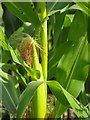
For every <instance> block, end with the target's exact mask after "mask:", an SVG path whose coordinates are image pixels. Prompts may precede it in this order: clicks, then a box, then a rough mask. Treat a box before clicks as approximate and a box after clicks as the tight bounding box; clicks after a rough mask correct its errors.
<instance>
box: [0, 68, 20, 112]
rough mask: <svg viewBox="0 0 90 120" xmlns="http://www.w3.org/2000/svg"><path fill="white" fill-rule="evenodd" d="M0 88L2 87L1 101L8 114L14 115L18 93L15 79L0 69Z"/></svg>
mask: <svg viewBox="0 0 90 120" xmlns="http://www.w3.org/2000/svg"><path fill="white" fill-rule="evenodd" d="M0 76H1V78H0V82H1V84H0V86H2V101H3V104H4V106H5V107H6V108H7V109H8V110H9V112H10V113H12V114H15V113H16V107H17V105H18V102H19V96H20V91H19V89H18V83H17V82H16V79H15V78H14V77H12V76H11V75H9V74H7V73H5V72H3V71H2V70H1V69H0Z"/></svg>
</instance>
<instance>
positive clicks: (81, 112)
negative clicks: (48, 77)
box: [47, 81, 88, 118]
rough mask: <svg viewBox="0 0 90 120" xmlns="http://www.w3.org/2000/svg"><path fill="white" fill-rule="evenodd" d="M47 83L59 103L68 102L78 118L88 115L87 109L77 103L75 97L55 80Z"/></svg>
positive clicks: (64, 103) (66, 103) (65, 103)
mask: <svg viewBox="0 0 90 120" xmlns="http://www.w3.org/2000/svg"><path fill="white" fill-rule="evenodd" d="M47 84H48V85H49V87H50V89H51V91H52V92H53V94H54V95H55V97H56V98H57V99H58V101H59V102H60V103H62V104H63V105H64V106H66V105H67V106H68V105H69V104H70V105H71V107H72V108H73V109H74V111H75V113H76V115H77V116H78V117H79V118H86V117H88V109H87V108H86V107H84V106H83V105H82V104H81V103H79V102H78V101H77V100H76V98H75V97H73V96H72V95H71V94H70V93H69V92H67V91H66V90H65V89H64V88H63V87H62V86H61V85H60V84H59V83H58V82H57V81H49V82H47ZM61 93H62V96H61ZM58 107H59V106H58ZM61 111H62V110H61Z"/></svg>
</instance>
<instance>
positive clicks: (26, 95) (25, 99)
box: [17, 81, 43, 118]
mask: <svg viewBox="0 0 90 120" xmlns="http://www.w3.org/2000/svg"><path fill="white" fill-rule="evenodd" d="M42 83H43V82H41V81H32V82H30V83H29V84H28V86H27V87H26V89H25V91H24V92H23V93H22V95H21V97H20V102H19V104H18V107H17V118H21V117H22V114H23V112H24V110H25V108H26V106H27V105H28V104H29V102H30V100H31V99H32V97H33V96H34V93H35V90H36V89H37V87H38V86H39V85H41V84H42Z"/></svg>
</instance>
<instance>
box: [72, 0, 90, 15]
mask: <svg viewBox="0 0 90 120" xmlns="http://www.w3.org/2000/svg"><path fill="white" fill-rule="evenodd" d="M73 1H74V2H75V3H76V5H77V6H79V7H77V6H74V9H75V8H76V9H80V10H82V11H83V12H84V13H86V14H87V15H88V16H90V2H85V1H84V2H78V1H77V0H73ZM72 8H73V6H72Z"/></svg>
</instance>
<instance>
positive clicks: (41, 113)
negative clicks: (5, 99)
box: [32, 2, 47, 120]
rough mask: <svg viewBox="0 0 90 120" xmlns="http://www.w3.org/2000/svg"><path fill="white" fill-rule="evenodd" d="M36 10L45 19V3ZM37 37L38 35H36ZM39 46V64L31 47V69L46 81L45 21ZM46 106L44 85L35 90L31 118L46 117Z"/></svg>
mask: <svg viewBox="0 0 90 120" xmlns="http://www.w3.org/2000/svg"><path fill="white" fill-rule="evenodd" d="M37 7H38V10H40V19H41V21H43V19H44V18H45V17H46V3H44V2H42V3H37ZM38 33H39V32H38ZM38 36H39V35H38ZM40 45H41V46H42V48H43V49H42V50H41V51H40V54H41V64H39V60H38V58H37V57H36V56H38V55H37V51H36V48H35V46H33V55H34V56H33V58H34V59H33V67H34V68H35V69H37V70H40V72H41V77H40V79H39V80H41V81H46V80H47V21H44V22H43V23H42V28H41V30H40ZM46 106H47V85H46V84H45V83H44V84H42V85H40V86H39V87H38V88H37V91H36V93H35V96H34V98H33V101H32V117H33V118H42V120H43V119H44V118H45V116H46Z"/></svg>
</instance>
